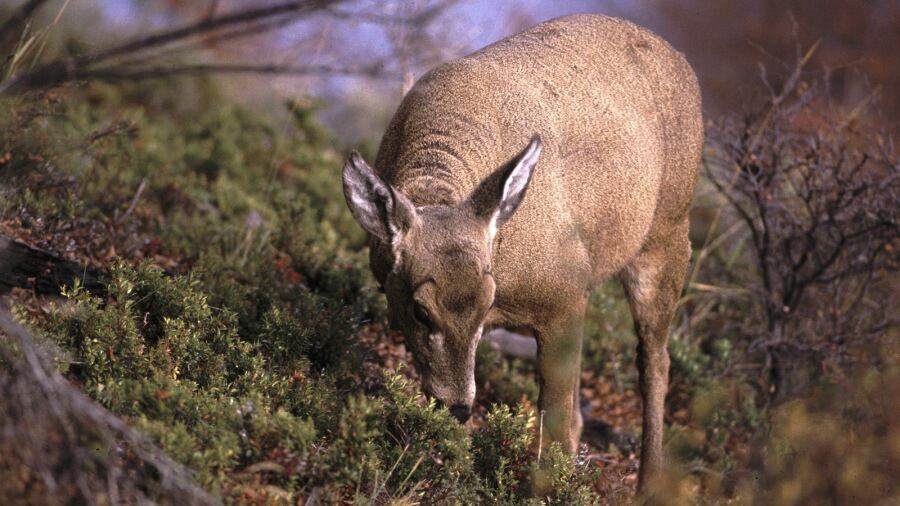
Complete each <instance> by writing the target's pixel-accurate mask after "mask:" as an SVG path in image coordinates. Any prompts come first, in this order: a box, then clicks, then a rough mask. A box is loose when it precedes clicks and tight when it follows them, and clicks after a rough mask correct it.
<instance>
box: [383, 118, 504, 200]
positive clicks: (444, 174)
mask: <svg viewBox="0 0 900 506" xmlns="http://www.w3.org/2000/svg"><path fill="white" fill-rule="evenodd" d="M472 134H473V133H472V132H465V131H464V130H441V129H436V128H430V129H426V131H424V132H422V133H421V134H420V135H417V136H414V137H413V138H412V139H410V140H409V141H408V142H406V143H404V144H405V145H404V148H405V149H403V150H402V152H401V153H400V154H399V156H398V157H397V160H396V167H397V169H398V170H396V172H395V173H394V175H393V176H394V177H393V184H394V186H395V187H396V188H397V189H399V190H400V191H401V192H403V194H404V195H406V196H407V197H409V199H410V200H412V201H413V203H415V204H416V205H418V206H425V205H447V206H452V205H456V204H459V203H460V202H462V201H463V200H464V199H465V198H466V197H467V196H468V195H469V193H470V192H471V191H472V190H473V189H474V188H475V186H476V185H477V184H478V182H479V181H480V180H481V178H482V177H483V176H484V174H483V172H485V171H489V170H490V169H492V168H493V166H492V165H491V164H492V163H493V161H492V160H488V159H487V157H486V156H485V153H487V152H490V150H489V149H487V148H488V146H487V145H486V143H485V142H484V140H483V139H476V138H474V137H475V136H474V135H472Z"/></svg>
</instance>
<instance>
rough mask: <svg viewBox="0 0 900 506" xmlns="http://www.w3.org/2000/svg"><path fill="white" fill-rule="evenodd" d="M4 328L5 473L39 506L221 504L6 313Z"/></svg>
mask: <svg viewBox="0 0 900 506" xmlns="http://www.w3.org/2000/svg"><path fill="white" fill-rule="evenodd" d="M0 329H2V333H5V336H4V337H2V338H0V449H2V451H0V468H3V469H6V470H8V471H10V475H9V476H10V479H15V480H16V482H17V483H20V484H21V485H22V488H23V489H24V490H25V491H27V492H28V493H30V494H31V495H32V496H37V497H32V498H31V499H32V500H34V501H36V502H35V503H43V504H52V503H59V504H70V503H74V504H97V503H110V504H123V503H127V504H132V503H134V504H144V503H150V502H153V503H167V504H189V505H207V504H219V501H218V500H217V499H216V498H214V497H211V496H210V495H209V494H207V493H206V492H205V491H204V490H203V489H201V488H200V487H199V486H198V485H197V484H196V483H194V481H193V479H192V477H191V474H190V471H188V470H187V469H185V468H184V467H182V466H181V465H179V464H177V463H175V462H173V461H172V460H171V459H170V458H169V457H167V456H166V455H165V454H164V453H163V452H162V451H161V450H160V449H159V448H157V447H156V446H154V445H153V444H152V443H151V442H150V441H149V440H148V439H147V438H146V437H145V436H144V435H142V434H139V433H138V432H136V431H134V430H133V429H132V428H131V427H129V426H128V425H127V424H126V423H125V422H123V421H122V420H121V419H120V418H118V417H117V416H115V415H114V414H112V413H110V412H109V411H107V410H106V409H104V408H103V407H101V406H100V405H99V404H97V403H96V402H95V401H94V400H92V399H90V398H89V397H87V396H86V395H84V394H83V393H81V392H80V391H79V390H78V389H77V388H75V387H74V386H72V385H71V384H70V383H69V382H68V381H67V380H66V379H65V378H64V377H62V376H61V375H60V374H59V373H58V372H57V371H56V368H55V367H54V366H53V363H52V361H51V360H50V358H49V357H48V355H47V354H46V352H44V351H43V350H41V349H40V348H39V347H38V346H37V344H36V339H35V337H34V336H33V335H32V334H31V332H29V331H28V330H27V329H25V328H24V327H22V326H21V325H19V324H18V323H16V322H15V321H13V319H12V318H11V316H10V315H9V313H8V312H6V310H5V309H0ZM13 477H14V478H13ZM14 489H15V486H14V485H9V484H7V486H5V487H3V490H4V492H5V493H11V491H12V490H14ZM12 493H15V492H12ZM2 499H6V501H4V502H5V503H9V501H12V500H15V501H16V502H17V503H20V504H21V503H22V502H23V501H28V500H29V498H26V497H21V496H17V497H6V498H2Z"/></svg>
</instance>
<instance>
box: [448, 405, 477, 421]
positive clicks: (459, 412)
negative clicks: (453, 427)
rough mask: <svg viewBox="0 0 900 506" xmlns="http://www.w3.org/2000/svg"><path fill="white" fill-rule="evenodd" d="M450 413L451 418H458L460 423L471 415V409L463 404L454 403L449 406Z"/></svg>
mask: <svg viewBox="0 0 900 506" xmlns="http://www.w3.org/2000/svg"><path fill="white" fill-rule="evenodd" d="M450 414H451V415H453V418H456V419H457V420H459V422H460V423H466V421H468V420H469V418H470V417H471V416H472V410H471V409H470V408H469V406H466V405H464V404H454V405H453V406H450Z"/></svg>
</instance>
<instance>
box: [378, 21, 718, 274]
mask: <svg viewBox="0 0 900 506" xmlns="http://www.w3.org/2000/svg"><path fill="white" fill-rule="evenodd" d="M535 132H537V133H539V134H541V137H542V140H543V144H544V150H543V152H542V155H541V159H540V161H539V163H538V167H537V169H536V171H535V175H534V179H533V181H532V183H531V185H530V187H529V190H528V194H527V196H526V198H525V201H524V203H523V205H522V207H521V208H520V209H519V210H518V212H517V213H516V214H515V215H514V217H513V218H512V219H511V220H510V222H509V223H507V224H506V225H504V227H503V228H502V229H501V230H500V236H499V244H498V246H497V248H498V249H497V252H496V253H495V255H496V260H495V272H497V271H498V270H500V271H503V272H502V273H498V276H499V277H505V278H506V279H507V280H509V282H510V283H513V284H516V283H524V282H529V281H527V280H528V279H537V278H540V277H541V276H542V275H543V274H542V273H545V272H548V271H549V272H553V273H554V276H555V278H556V279H562V280H567V281H572V279H568V278H571V277H575V278H576V279H575V280H582V279H587V278H589V279H591V280H592V281H597V280H599V279H600V278H603V277H605V276H606V275H609V274H611V273H613V272H616V271H618V270H619V269H620V268H621V267H622V266H623V265H624V264H625V263H627V262H628V260H630V259H631V258H632V257H633V256H634V255H635V254H636V253H637V251H639V250H640V248H641V247H642V245H643V244H644V243H645V242H646V241H648V240H652V239H653V236H654V235H660V234H664V233H666V230H668V228H670V227H671V226H672V225H673V224H675V223H678V222H680V221H682V220H683V219H684V216H685V215H686V213H687V210H688V206H689V204H690V200H691V196H692V193H693V187H694V183H695V181H696V177H697V165H698V162H699V154H700V148H701V144H702V120H701V113H700V98H699V90H698V87H697V83H696V78H695V76H694V74H693V72H692V70H691V69H690V67H689V66H688V64H687V62H686V61H685V60H684V58H683V57H682V56H681V55H680V54H679V53H678V52H676V51H675V50H673V49H672V48H671V47H670V46H669V45H668V44H666V43H665V42H664V41H662V40H661V39H659V38H658V37H656V36H654V35H653V34H651V33H650V32H648V31H646V30H644V29H642V28H639V27H637V26H635V25H633V24H631V23H628V22H625V21H622V20H618V19H614V18H608V17H603V16H595V15H575V16H567V17H563V18H559V19H556V20H552V21H549V22H546V23H543V24H540V25H538V26H536V27H534V28H531V29H529V30H526V31H524V32H522V33H519V34H517V35H514V36H512V37H510V38H507V39H504V40H502V41H500V42H497V43H495V44H493V45H491V46H488V47H486V48H484V49H482V50H480V51H478V52H476V53H473V54H472V55H469V56H467V57H464V58H461V59H459V60H456V61H453V62H450V63H447V64H445V65H442V66H440V67H438V68H436V69H435V70H433V71H432V72H430V73H429V74H427V75H426V76H424V77H423V78H422V79H421V80H420V81H419V82H418V83H417V84H416V85H415V86H414V87H413V89H412V90H410V92H409V94H408V95H407V97H406V98H405V99H404V101H403V103H402V104H401V106H400V109H399V110H398V112H397V114H396V116H395V117H394V119H393V121H392V122H391V125H390V126H389V128H388V130H387V132H386V134H385V137H384V139H383V141H382V145H381V149H380V150H379V154H378V158H377V160H376V169H377V170H378V171H379V172H380V173H381V174H382V175H383V176H384V177H385V178H386V179H387V180H388V181H390V182H391V183H392V184H394V185H395V186H396V187H397V188H399V189H400V190H401V191H403V192H404V193H405V194H407V195H408V196H409V197H410V198H411V199H412V200H413V201H414V202H416V203H417V204H439V203H443V204H451V203H454V202H458V201H460V200H461V199H462V198H464V197H465V196H466V195H467V194H468V193H469V192H470V191H471V190H472V189H473V188H474V186H475V185H476V184H477V182H478V181H480V180H481V179H482V178H483V177H485V176H486V175H487V174H488V173H490V172H491V171H492V170H493V169H495V168H497V167H498V166H499V165H500V164H501V163H503V162H505V161H506V160H507V159H509V158H510V157H511V156H513V155H514V154H515V153H517V152H518V151H520V150H521V149H522V147H524V145H525V144H526V143H527V140H528V139H529V137H530V136H531V135H532V134H533V133H535ZM569 266H571V267H569ZM560 272H563V275H560Z"/></svg>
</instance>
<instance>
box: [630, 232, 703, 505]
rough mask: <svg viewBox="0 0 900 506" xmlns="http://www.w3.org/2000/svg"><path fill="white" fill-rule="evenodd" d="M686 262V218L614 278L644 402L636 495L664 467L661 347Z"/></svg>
mask: <svg viewBox="0 0 900 506" xmlns="http://www.w3.org/2000/svg"><path fill="white" fill-rule="evenodd" d="M690 257H691V246H690V241H689V240H688V222H687V219H685V220H684V221H683V222H682V223H681V224H679V225H678V226H676V227H675V228H674V229H673V230H672V231H671V232H670V233H669V234H668V235H664V236H662V237H658V236H657V237H653V238H652V239H651V240H649V241H648V242H647V244H645V246H644V248H643V249H642V250H641V252H640V253H639V254H638V256H637V257H636V258H635V259H634V260H633V261H632V262H631V263H630V264H629V265H628V266H627V267H625V269H623V270H622V272H621V273H620V274H619V277H620V279H621V282H622V286H623V287H624V289H625V294H626V296H627V297H628V301H629V303H630V305H631V314H632V316H633V318H634V329H635V333H636V334H637V338H638V347H637V367H638V375H639V386H640V391H641V397H642V398H643V402H644V418H643V432H642V434H641V467H640V473H639V481H638V490H639V492H641V493H646V492H647V491H648V487H649V486H650V485H651V482H652V481H653V480H654V479H655V478H656V477H657V476H658V475H659V473H660V470H661V469H662V465H663V449H662V438H663V412H664V409H665V398H666V392H667V390H668V385H669V352H668V350H667V348H666V345H667V343H668V339H669V325H670V324H671V323H672V318H673V317H674V315H675V308H676V305H677V302H678V297H679V296H680V294H681V289H682V286H683V284H684V279H685V274H686V273H687V268H688V264H689V263H690Z"/></svg>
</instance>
